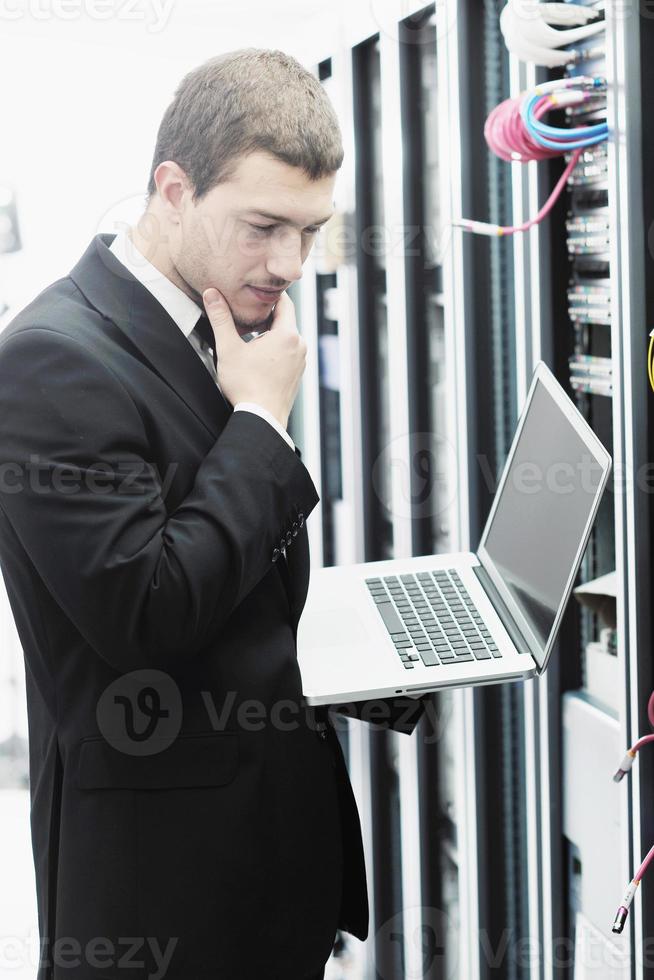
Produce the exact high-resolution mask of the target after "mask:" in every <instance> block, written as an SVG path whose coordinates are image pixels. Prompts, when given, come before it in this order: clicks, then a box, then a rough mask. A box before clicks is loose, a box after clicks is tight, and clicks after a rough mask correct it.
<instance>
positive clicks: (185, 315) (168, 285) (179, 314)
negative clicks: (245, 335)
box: [109, 229, 295, 451]
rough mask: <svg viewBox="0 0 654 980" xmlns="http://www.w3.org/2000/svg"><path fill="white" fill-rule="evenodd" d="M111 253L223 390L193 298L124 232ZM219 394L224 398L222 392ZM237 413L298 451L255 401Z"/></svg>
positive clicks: (241, 404)
mask: <svg viewBox="0 0 654 980" xmlns="http://www.w3.org/2000/svg"><path fill="white" fill-rule="evenodd" d="M109 251H110V252H113V254H114V255H115V256H116V258H117V259H119V260H120V261H121V262H122V263H123V265H124V266H125V267H126V268H127V269H128V270H129V271H130V272H131V273H132V275H133V276H134V278H135V279H138V281H139V282H140V283H142V284H143V285H144V286H145V288H146V289H149V290H150V292H151V293H152V295H153V296H154V298H155V299H156V300H158V301H159V303H161V305H162V306H163V308H164V310H165V311H166V313H168V314H169V316H170V317H171V318H172V319H173V320H174V321H175V323H176V324H177V326H178V327H179V329H180V330H181V331H182V333H183V334H184V336H185V337H186V339H187V340H188V341H189V342H190V344H191V346H192V347H193V349H194V350H195V351H196V353H197V354H198V356H199V357H200V359H201V361H202V362H203V363H204V365H205V367H206V368H207V370H208V371H209V373H210V374H211V376H212V378H213V379H214V381H215V382H216V387H217V388H218V391H220V385H219V384H218V378H217V377H216V368H215V366H214V363H213V356H212V354H211V352H210V350H209V348H208V347H207V346H206V345H205V343H204V341H203V340H202V338H201V337H200V336H199V334H198V333H197V332H196V331H195V324H196V323H197V322H198V320H199V318H200V316H201V315H202V314H203V313H204V312H205V310H204V309H203V308H202V307H200V306H198V304H197V303H196V302H195V300H192V299H191V297H190V296H187V294H186V293H185V292H184V290H183V289H180V288H179V286H176V285H175V283H174V282H171V281H170V279H168V277H167V276H164V274H163V273H162V272H160V271H159V270H158V269H157V268H156V266H154V265H152V263H151V262H149V261H148V260H147V259H146V257H145V256H144V255H143V254H142V253H141V252H140V251H139V250H138V249H137V247H136V245H135V244H134V242H133V241H132V240H131V238H129V237H128V235H127V233H126V232H125V231H123V230H122V229H121V230H120V231H118V233H117V234H116V237H115V238H114V240H113V242H112V243H111V245H110V246H109ZM244 342H245V341H244ZM220 393H221V395H222V391H221V392H220ZM224 397H225V396H224V395H223V398H224ZM225 400H227V399H225ZM234 411H235V412H253V413H254V414H255V415H260V416H261V418H262V419H265V420H266V422H269V423H270V425H272V427H273V428H274V429H276V430H277V432H279V434H280V436H281V437H282V438H283V439H284V440H285V441H286V442H287V443H288V445H289V446H290V448H291V449H292V450H293V451H295V443H294V442H293V440H292V439H291V437H290V436H289V434H288V432H287V431H286V429H284V428H283V426H282V425H281V423H280V422H279V421H278V420H277V419H276V418H275V416H274V415H273V414H272V413H271V412H269V411H268V410H267V409H265V408H264V407H263V406H262V405H257V404H256V403H255V402H237V403H236V405H234Z"/></svg>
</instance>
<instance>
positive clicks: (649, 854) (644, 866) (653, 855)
mask: <svg viewBox="0 0 654 980" xmlns="http://www.w3.org/2000/svg"><path fill="white" fill-rule="evenodd" d="M652 858H654V845H653V846H652V847H650V849H649V851H648V852H647V856H646V857H645V858H644V859H643V863H642V864H641V866H640V867H639V869H638V871H637V872H636V874H635V875H634V877H633V880H634V881H640V879H641V878H642V877H643V875H644V874H645V872H646V871H647V868H648V867H649V865H650V864H651V862H652Z"/></svg>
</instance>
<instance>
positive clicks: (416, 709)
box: [331, 694, 429, 735]
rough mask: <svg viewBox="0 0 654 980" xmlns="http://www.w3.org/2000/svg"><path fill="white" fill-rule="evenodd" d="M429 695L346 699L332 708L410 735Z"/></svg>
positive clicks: (349, 715)
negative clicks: (360, 699)
mask: <svg viewBox="0 0 654 980" xmlns="http://www.w3.org/2000/svg"><path fill="white" fill-rule="evenodd" d="M428 697H429V695H428V694H427V695H424V696H423V697H421V698H410V697H408V695H406V696H405V695H401V696H399V697H395V698H372V699H370V700H368V701H348V702H347V703H345V704H339V705H332V706H331V707H332V710H334V711H337V712H339V713H340V714H343V715H347V716H348V717H349V718H358V719H359V720H360V721H367V722H370V724H371V725H376V726H377V727H381V728H392V729H393V731H394V732H401V733H402V734H403V735H411V733H412V732H413V730H414V728H415V727H416V725H417V724H418V722H419V721H420V719H421V718H422V716H423V714H424V713H425V702H426V700H427V698H428Z"/></svg>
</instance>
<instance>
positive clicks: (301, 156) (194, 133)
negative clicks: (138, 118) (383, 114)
mask: <svg viewBox="0 0 654 980" xmlns="http://www.w3.org/2000/svg"><path fill="white" fill-rule="evenodd" d="M256 150H264V151H267V152H268V153H271V154H272V155H273V156H275V157H277V158H278V159H279V160H282V161H283V162H284V163H287V164H290V165H291V166H293V167H299V168H301V169H302V170H303V171H304V172H305V174H306V175H307V176H308V177H309V179H310V180H319V179H320V178H321V177H324V176H328V175H329V174H332V173H334V172H335V171H336V170H338V169H339V168H340V166H341V164H342V162H343V155H344V154H343V144H342V140H341V131H340V128H339V125H338V120H337V118H336V113H335V112H334V109H333V106H332V104H331V102H330V100H329V98H328V96H327V93H326V92H325V90H324V88H323V86H322V85H321V84H320V82H319V81H318V79H317V78H316V77H315V76H314V75H312V74H311V72H310V71H308V70H307V69H306V68H304V67H303V66H302V65H301V64H300V63H299V61H296V60H295V58H292V57H291V56H290V55H288V54H285V53H284V52H283V51H277V50H269V49H265V48H241V49H239V50H238V51H229V52H227V54H222V55H218V56H216V57H214V58H210V59H209V60H208V61H205V62H204V63H203V64H202V65H199V66H198V67H197V68H194V69H193V70H192V71H190V72H188V74H186V75H185V76H184V78H183V79H182V80H181V82H180V83H179V85H178V87H177V90H176V92H175V95H174V98H173V101H172V102H171V103H170V105H169V106H168V108H167V109H166V111H165V113H164V116H163V119H162V120H161V124H160V126H159V132H158V134H157V142H156V146H155V150H154V157H153V160H152V166H151V168H150V177H149V180H148V193H147V197H148V201H149V200H150V198H151V197H152V196H153V194H155V193H156V189H157V188H156V184H155V181H154V171H155V170H156V168H157V167H158V165H159V164H160V163H161V162H162V161H163V160H174V161H175V163H177V164H178V165H179V166H180V167H181V168H182V170H184V172H185V173H186V175H187V176H188V177H189V179H190V180H191V182H192V184H193V188H194V191H193V200H194V201H195V200H197V199H198V198H200V197H202V196H203V195H204V194H206V193H207V192H208V191H210V190H211V188H212V187H214V186H215V185H216V184H219V183H222V182H223V181H226V180H229V179H230V177H231V176H232V175H233V174H234V172H235V170H236V167H237V164H238V161H239V159H240V158H242V157H244V156H247V155H249V154H250V153H253V152H255V151H256Z"/></svg>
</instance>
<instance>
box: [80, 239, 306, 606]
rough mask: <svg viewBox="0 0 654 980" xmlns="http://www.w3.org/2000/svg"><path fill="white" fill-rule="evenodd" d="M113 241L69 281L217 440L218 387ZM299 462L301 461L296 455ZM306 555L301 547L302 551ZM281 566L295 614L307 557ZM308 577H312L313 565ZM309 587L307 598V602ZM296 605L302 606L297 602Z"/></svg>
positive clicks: (101, 243) (226, 410)
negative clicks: (115, 251)
mask: <svg viewBox="0 0 654 980" xmlns="http://www.w3.org/2000/svg"><path fill="white" fill-rule="evenodd" d="M114 237H115V236H114V235H111V234H100V235H96V236H95V237H94V238H93V240H92V241H91V243H90V244H89V246H88V248H87V249H86V251H85V252H84V254H83V255H82V257H81V258H80V260H79V261H78V262H77V264H76V265H75V266H74V268H73V269H72V270H71V272H70V278H71V279H72V280H73V281H74V282H75V284H76V285H77V287H78V288H79V290H80V291H81V292H82V293H83V294H84V296H85V297H86V299H87V301H88V302H89V303H90V305H91V306H92V307H93V308H94V309H95V310H97V311H98V313H100V314H101V315H102V316H103V317H106V318H108V319H109V320H111V321H112V322H113V323H115V324H116V326H117V327H119V329H120V330H122V332H123V333H124V334H125V335H126V337H127V338H128V339H129V341H130V342H131V344H132V345H133V346H135V347H136V348H137V349H138V351H139V352H140V355H142V356H143V357H145V358H146V359H147V361H148V362H149V364H150V365H151V367H152V369H153V370H155V371H156V372H157V374H158V375H159V376H160V377H161V378H162V379H163V380H164V381H165V382H166V384H168V385H169V386H170V388H171V389H172V390H173V391H174V392H175V394H176V395H177V396H178V397H179V398H180V399H181V401H182V402H184V404H185V405H186V407H187V408H188V409H190V411H191V412H193V414H194V415H195V416H197V418H198V419H199V420H200V422H201V423H202V424H203V425H204V426H205V428H206V429H207V430H208V431H209V433H210V434H211V436H212V437H213V439H214V440H215V439H217V438H218V436H219V435H220V433H221V432H222V430H223V428H224V427H225V425H226V423H227V420H228V419H229V417H230V415H231V414H232V411H233V409H232V407H231V406H230V405H229V404H228V403H227V402H226V401H225V399H224V398H223V396H222V394H221V393H220V391H219V390H218V388H217V387H216V383H215V382H214V380H213V379H212V377H211V375H210V374H209V372H208V371H207V369H206V367H205V366H204V365H203V364H202V362H201V361H200V359H199V357H198V355H197V354H196V352H195V350H194V349H193V347H192V346H191V344H190V343H189V341H188V340H187V338H186V337H185V336H184V334H183V333H182V331H181V330H180V329H179V327H178V326H177V324H176V323H175V321H174V320H173V319H172V317H171V316H170V315H169V314H168V313H167V312H166V310H165V309H164V307H163V306H162V305H161V303H160V302H159V301H158V300H157V299H155V297H154V296H153V295H152V293H151V292H150V290H149V289H146V287H145V286H144V285H143V284H142V283H140V282H139V281H138V280H137V279H135V278H134V276H133V275H132V274H131V272H129V270H128V269H127V268H126V267H125V266H124V265H123V263H122V262H121V261H120V260H119V259H118V258H117V257H116V256H115V255H114V254H113V252H111V251H110V250H109V246H110V245H111V243H112V241H113V239H114ZM297 454H298V456H299V455H301V454H300V451H299V450H297ZM301 534H302V536H303V538H304V539H305V543H306V545H307V548H308V542H306V525H305V526H304V527H303V528H301V529H300V530H299V531H298V535H297V537H296V538H295V539H294V543H293V545H292V546H291V547H290V548H289V549H288V551H287V554H288V555H289V556H290V555H291V554H292V552H293V551H294V549H297V548H298V544H299V543H300V541H301V537H300V535H301ZM299 550H300V551H302V547H300V549H299ZM283 564H284V567H283V568H282V567H281V566H282V563H281V562H277V563H276V566H277V568H278V572H279V574H280V576H281V578H282V581H283V583H284V587H285V589H286V593H287V596H288V601H289V606H290V609H291V612H292V614H293V610H294V592H295V588H294V586H295V587H297V588H298V589H299V590H300V591H301V590H302V588H303V584H302V576H303V575H304V574H306V572H305V562H304V560H303V557H302V555H300V556H298V557H296V558H290V560H289V563H288V568H287V567H286V563H283ZM306 565H307V571H308V562H307V563H306ZM306 587H307V586H306V585H305V586H304V589H305V596H306ZM295 598H296V602H297V597H295Z"/></svg>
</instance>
